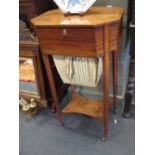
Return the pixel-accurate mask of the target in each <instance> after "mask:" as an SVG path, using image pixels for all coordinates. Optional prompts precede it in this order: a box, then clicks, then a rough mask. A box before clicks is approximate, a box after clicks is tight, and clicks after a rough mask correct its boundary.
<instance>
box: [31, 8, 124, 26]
mask: <svg viewBox="0 0 155 155" xmlns="http://www.w3.org/2000/svg"><path fill="white" fill-rule="evenodd" d="M123 13H124V9H123V8H121V7H105V6H95V7H91V8H90V10H89V11H87V12H86V13H85V14H84V15H83V16H81V15H68V16H64V14H63V13H62V12H61V11H60V10H59V9H56V10H50V11H47V12H45V13H44V14H42V15H40V16H37V17H35V18H33V19H32V20H31V22H32V23H33V24H34V25H35V26H101V25H105V24H109V23H113V22H117V21H119V20H120V19H121V18H122V16H123Z"/></svg>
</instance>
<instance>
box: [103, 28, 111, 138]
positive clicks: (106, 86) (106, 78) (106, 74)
mask: <svg viewBox="0 0 155 155" xmlns="http://www.w3.org/2000/svg"><path fill="white" fill-rule="evenodd" d="M104 40H105V45H104V57H103V120H104V140H105V139H106V138H107V136H108V111H109V66H110V30H109V26H108V25H107V26H105V28H104Z"/></svg>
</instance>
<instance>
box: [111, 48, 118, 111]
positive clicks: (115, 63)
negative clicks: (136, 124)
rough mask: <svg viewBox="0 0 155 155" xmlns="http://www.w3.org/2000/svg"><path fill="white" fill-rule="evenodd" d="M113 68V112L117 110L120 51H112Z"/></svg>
mask: <svg viewBox="0 0 155 155" xmlns="http://www.w3.org/2000/svg"><path fill="white" fill-rule="evenodd" d="M112 67H113V69H112V70H113V110H114V112H116V108H117V80H118V75H117V74H118V51H117V50H114V51H112Z"/></svg>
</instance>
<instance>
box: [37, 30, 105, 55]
mask: <svg viewBox="0 0 155 155" xmlns="http://www.w3.org/2000/svg"><path fill="white" fill-rule="evenodd" d="M64 32H65V33H66V34H64ZM37 33H38V37H39V40H40V42H41V47H42V50H43V53H44V54H56V55H73V56H96V55H101V54H103V35H102V34H103V29H102V28H101V27H98V28H93V27H87V28H81V27H77V28H74V27H69V28H68V27H67V28H58V27H53V28H50V27H48V28H38V29H37ZM53 34H54V35H53ZM77 47H80V48H77ZM83 51H85V52H83Z"/></svg>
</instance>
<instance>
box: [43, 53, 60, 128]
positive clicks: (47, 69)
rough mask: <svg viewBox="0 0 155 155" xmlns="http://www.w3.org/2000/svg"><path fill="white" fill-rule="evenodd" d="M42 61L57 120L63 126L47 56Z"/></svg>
mask: <svg viewBox="0 0 155 155" xmlns="http://www.w3.org/2000/svg"><path fill="white" fill-rule="evenodd" d="M43 60H44V64H45V68H46V72H47V76H48V80H49V84H50V90H51V95H52V98H53V101H54V102H53V104H54V105H55V107H56V112H57V116H58V120H59V122H60V123H61V124H62V125H63V121H62V115H61V110H60V106H59V101H58V97H57V93H56V87H55V83H54V78H53V73H52V68H51V64H50V60H49V56H48V55H43Z"/></svg>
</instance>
